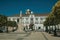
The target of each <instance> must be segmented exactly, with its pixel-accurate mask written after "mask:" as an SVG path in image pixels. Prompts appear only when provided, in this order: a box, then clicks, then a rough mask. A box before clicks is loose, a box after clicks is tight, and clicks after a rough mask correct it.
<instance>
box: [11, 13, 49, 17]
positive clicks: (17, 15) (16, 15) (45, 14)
mask: <svg viewBox="0 0 60 40" xmlns="http://www.w3.org/2000/svg"><path fill="white" fill-rule="evenodd" d="M34 15H35V16H48V15H49V14H48V13H44V14H43V13H42V14H38V13H37V14H36V13H34ZM19 16H20V14H15V15H12V16H10V17H19ZM22 16H23V17H25V16H26V17H27V16H29V15H26V14H22Z"/></svg>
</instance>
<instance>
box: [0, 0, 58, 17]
mask: <svg viewBox="0 0 60 40" xmlns="http://www.w3.org/2000/svg"><path fill="white" fill-rule="evenodd" d="M56 2H57V0H0V14H3V15H6V16H11V15H15V14H19V13H20V11H22V13H23V14H24V13H25V12H26V10H27V9H30V10H31V11H33V12H34V13H39V14H42V13H49V12H51V9H52V7H53V6H54V5H55V3H56Z"/></svg>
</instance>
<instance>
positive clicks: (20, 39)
mask: <svg viewBox="0 0 60 40" xmlns="http://www.w3.org/2000/svg"><path fill="white" fill-rule="evenodd" d="M23 39H24V38H18V39H16V40H23Z"/></svg>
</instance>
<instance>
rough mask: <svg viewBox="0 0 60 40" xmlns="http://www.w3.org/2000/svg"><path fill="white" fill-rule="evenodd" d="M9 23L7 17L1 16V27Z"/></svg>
mask: <svg viewBox="0 0 60 40" xmlns="http://www.w3.org/2000/svg"><path fill="white" fill-rule="evenodd" d="M6 22H7V17H6V16H4V15H0V26H4V25H5V24H6Z"/></svg>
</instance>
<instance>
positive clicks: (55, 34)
mask: <svg viewBox="0 0 60 40" xmlns="http://www.w3.org/2000/svg"><path fill="white" fill-rule="evenodd" d="M54 36H57V33H56V25H55V30H54Z"/></svg>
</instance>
